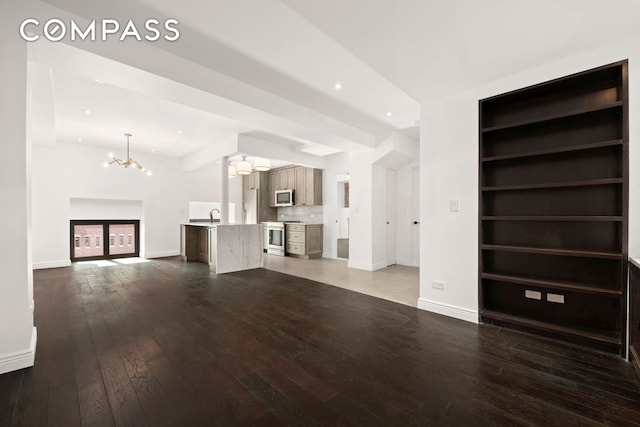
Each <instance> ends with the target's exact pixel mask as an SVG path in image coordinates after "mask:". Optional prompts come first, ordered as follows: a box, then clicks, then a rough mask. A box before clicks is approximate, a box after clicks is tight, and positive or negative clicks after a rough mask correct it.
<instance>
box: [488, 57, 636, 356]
mask: <svg viewBox="0 0 640 427" xmlns="http://www.w3.org/2000/svg"><path fill="white" fill-rule="evenodd" d="M627 105H628V89H627V61H622V62H618V63H614V64H610V65H606V66H604V67H599V68H596V69H593V70H588V71H585V72H581V73H578V74H574V75H571V76H568V77H564V78H560V79H556V80H553V81H550V82H546V83H542V84H538V85H535V86H531V87H527V88H524V89H521V90H517V91H513V92H509V93H506V94H502V95H498V96H494V97H491V98H487V99H483V100H481V101H480V102H479V108H480V110H479V113H480V132H479V133H480V159H479V166H480V188H479V197H480V212H479V234H480V236H479V237H480V240H479V242H480V244H479V261H480V262H479V266H480V268H479V301H480V317H481V320H482V321H484V322H491V323H496V324H500V325H507V326H511V327H514V328H518V329H525V330H527V331H529V332H537V333H540V334H543V335H548V336H552V337H555V338H560V339H563V340H566V341H571V342H575V343H580V344H585V345H589V346H592V347H596V348H599V349H604V350H608V351H613V352H622V351H623V349H624V348H625V342H624V341H625V325H626V317H625V316H626V299H625V293H626V278H627V229H628V221H627V217H628V175H629V174H628V107H627Z"/></svg>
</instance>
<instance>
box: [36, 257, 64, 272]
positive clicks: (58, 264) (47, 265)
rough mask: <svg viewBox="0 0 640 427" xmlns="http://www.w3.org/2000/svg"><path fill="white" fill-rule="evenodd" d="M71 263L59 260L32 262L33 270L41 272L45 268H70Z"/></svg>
mask: <svg viewBox="0 0 640 427" xmlns="http://www.w3.org/2000/svg"><path fill="white" fill-rule="evenodd" d="M70 266H71V261H70V260H68V259H66V260H61V261H45V262H34V263H33V269H34V270H43V269H45V268H60V267H70Z"/></svg>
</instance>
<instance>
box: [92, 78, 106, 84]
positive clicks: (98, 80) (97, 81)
mask: <svg viewBox="0 0 640 427" xmlns="http://www.w3.org/2000/svg"><path fill="white" fill-rule="evenodd" d="M93 81H94V82H96V83H104V80H100V79H93Z"/></svg>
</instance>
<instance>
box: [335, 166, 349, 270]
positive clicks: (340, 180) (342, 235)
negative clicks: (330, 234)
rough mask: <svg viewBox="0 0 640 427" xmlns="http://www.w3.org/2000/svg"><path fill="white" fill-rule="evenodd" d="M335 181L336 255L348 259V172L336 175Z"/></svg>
mask: <svg viewBox="0 0 640 427" xmlns="http://www.w3.org/2000/svg"><path fill="white" fill-rule="evenodd" d="M336 181H337V186H338V188H337V203H336V206H337V209H338V212H337V215H336V218H337V219H336V223H337V230H336V231H337V236H338V242H337V257H338V258H342V259H349V174H348V173H341V174H337V175H336Z"/></svg>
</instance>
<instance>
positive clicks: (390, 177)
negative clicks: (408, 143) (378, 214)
mask: <svg viewBox="0 0 640 427" xmlns="http://www.w3.org/2000/svg"><path fill="white" fill-rule="evenodd" d="M396 182H397V181H396V171H394V170H391V169H387V185H386V198H387V200H386V205H387V208H386V211H387V241H386V243H387V247H386V252H387V265H393V264H395V263H396V227H397V224H396V217H397V211H396V210H397V206H398V197H397V195H396V194H397V190H396Z"/></svg>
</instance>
